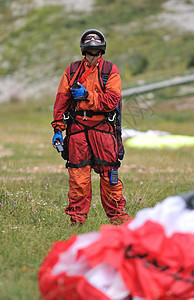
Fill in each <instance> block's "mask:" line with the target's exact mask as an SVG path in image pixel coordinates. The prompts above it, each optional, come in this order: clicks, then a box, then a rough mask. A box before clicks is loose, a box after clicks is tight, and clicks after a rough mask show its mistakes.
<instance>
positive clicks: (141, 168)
mask: <svg viewBox="0 0 194 300" xmlns="http://www.w3.org/2000/svg"><path fill="white" fill-rule="evenodd" d="M129 171H136V172H138V173H151V174H155V173H176V172H181V173H191V172H193V169H192V168H190V167H189V168H184V169H182V170H180V169H176V168H171V167H168V168H166V169H157V168H155V167H148V168H147V167H145V166H138V165H129V166H128V165H123V166H122V168H121V172H123V173H126V172H129Z"/></svg>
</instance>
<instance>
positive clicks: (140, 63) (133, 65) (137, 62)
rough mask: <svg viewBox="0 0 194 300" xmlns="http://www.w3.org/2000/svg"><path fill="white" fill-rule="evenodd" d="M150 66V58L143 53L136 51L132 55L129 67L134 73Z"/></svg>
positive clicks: (138, 72)
mask: <svg viewBox="0 0 194 300" xmlns="http://www.w3.org/2000/svg"><path fill="white" fill-rule="evenodd" d="M147 66H148V59H147V58H146V57H145V56H143V55H142V54H141V53H135V54H133V55H132V56H131V58H130V62H129V68H130V72H131V74H132V75H137V74H140V73H143V72H144V71H145V70H146V68H147Z"/></svg>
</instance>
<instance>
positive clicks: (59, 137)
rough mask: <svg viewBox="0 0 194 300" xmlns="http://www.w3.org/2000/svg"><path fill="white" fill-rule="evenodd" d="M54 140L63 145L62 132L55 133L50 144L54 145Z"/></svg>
mask: <svg viewBox="0 0 194 300" xmlns="http://www.w3.org/2000/svg"><path fill="white" fill-rule="evenodd" d="M56 140H58V141H59V142H60V143H63V135H62V132H61V131H60V130H59V131H58V132H55V134H54V136H53V139H52V143H53V145H54V144H55V142H56Z"/></svg>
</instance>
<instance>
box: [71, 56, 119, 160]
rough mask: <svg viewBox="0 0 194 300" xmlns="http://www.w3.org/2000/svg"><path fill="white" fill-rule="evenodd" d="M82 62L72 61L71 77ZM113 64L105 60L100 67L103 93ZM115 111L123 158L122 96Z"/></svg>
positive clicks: (117, 135) (117, 136)
mask: <svg viewBox="0 0 194 300" xmlns="http://www.w3.org/2000/svg"><path fill="white" fill-rule="evenodd" d="M80 64H81V61H76V62H72V63H71V66H70V77H71V79H72V78H73V76H74V74H75V72H76V70H77V69H78V67H79V66H80ZM112 66H113V63H112V62H110V61H108V60H104V61H103V65H102V70H101V71H100V69H99V68H98V80H99V83H100V87H101V89H102V91H103V93H105V88H106V83H107V81H108V78H109V75H110V73H111V70H112ZM81 75H82V74H80V76H81ZM115 112H116V120H115V123H116V138H117V144H118V152H119V156H118V158H119V159H120V160H122V159H123V157H124V154H125V150H124V146H123V142H122V129H121V118H122V98H120V100H119V103H118V105H117V107H116V110H115Z"/></svg>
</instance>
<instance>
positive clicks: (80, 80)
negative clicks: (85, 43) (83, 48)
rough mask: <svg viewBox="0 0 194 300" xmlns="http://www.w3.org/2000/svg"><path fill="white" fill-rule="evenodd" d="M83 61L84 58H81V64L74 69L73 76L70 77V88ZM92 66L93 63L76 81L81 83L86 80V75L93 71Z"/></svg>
mask: <svg viewBox="0 0 194 300" xmlns="http://www.w3.org/2000/svg"><path fill="white" fill-rule="evenodd" d="M84 61H86V59H85V58H84V59H83V60H82V62H81V64H80V65H79V67H78V68H77V70H76V72H75V74H74V76H73V78H72V79H71V81H70V83H69V87H70V88H71V87H72V85H73V83H74V81H75V79H76V77H77V75H78V73H79V71H80V69H81V67H82V65H83V63H84ZM94 67H95V65H93V66H91V67H90V68H89V69H88V70H87V71H86V72H84V74H83V75H82V77H81V78H80V79H79V81H78V82H79V83H81V84H82V83H83V82H84V81H85V80H86V78H87V77H88V75H89V74H90V73H91V72H92V71H93V69H94Z"/></svg>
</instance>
